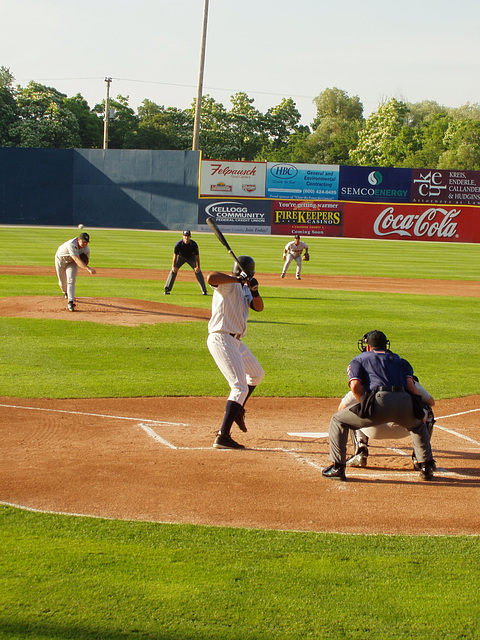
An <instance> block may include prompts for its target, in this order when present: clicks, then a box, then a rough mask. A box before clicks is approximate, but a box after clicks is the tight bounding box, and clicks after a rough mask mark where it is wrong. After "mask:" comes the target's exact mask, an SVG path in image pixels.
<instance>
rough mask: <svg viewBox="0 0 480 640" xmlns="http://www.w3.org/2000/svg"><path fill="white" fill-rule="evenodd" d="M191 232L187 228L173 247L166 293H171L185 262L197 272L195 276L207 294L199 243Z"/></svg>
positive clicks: (204, 293) (203, 293)
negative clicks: (201, 267) (201, 268)
mask: <svg viewBox="0 0 480 640" xmlns="http://www.w3.org/2000/svg"><path fill="white" fill-rule="evenodd" d="M191 236H192V234H191V232H190V231H189V230H188V229H186V230H185V231H184V232H183V234H182V239H181V240H179V241H178V242H177V244H176V245H175V247H174V249H173V260H172V269H171V271H170V273H169V274H168V278H167V281H166V282H165V290H164V292H163V293H164V294H165V295H166V296H167V295H169V293H170V291H171V290H172V289H173V285H174V283H175V278H176V277H177V273H178V270H179V269H180V267H183V265H184V264H185V263H187V264H188V265H190V266H191V267H192V269H193V270H194V272H195V277H196V278H197V282H198V284H199V285H200V289H201V290H202V295H204V296H206V295H207V288H206V286H205V280H204V278H203V273H202V272H201V270H200V251H199V249H198V244H197V243H196V242H195V241H194V240H192V237H191Z"/></svg>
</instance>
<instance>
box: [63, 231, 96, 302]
mask: <svg viewBox="0 0 480 640" xmlns="http://www.w3.org/2000/svg"><path fill="white" fill-rule="evenodd" d="M80 253H86V254H87V255H90V248H89V247H88V245H87V246H85V247H83V248H81V247H80V246H79V244H78V238H72V240H67V242H64V243H63V244H62V245H60V246H59V247H58V249H57V253H56V254H55V269H56V271H57V276H58V284H59V286H60V289H61V290H62V292H63V294H64V295H66V297H67V298H68V300H75V283H76V280H77V273H78V265H77V264H76V262H75V261H74V259H73V258H72V256H77V257H78V256H79V255H80Z"/></svg>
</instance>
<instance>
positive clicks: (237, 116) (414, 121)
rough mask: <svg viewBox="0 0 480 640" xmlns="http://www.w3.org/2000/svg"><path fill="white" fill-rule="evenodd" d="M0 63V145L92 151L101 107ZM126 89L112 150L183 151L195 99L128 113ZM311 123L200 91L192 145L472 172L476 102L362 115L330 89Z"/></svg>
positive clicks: (479, 123)
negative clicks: (196, 141)
mask: <svg viewBox="0 0 480 640" xmlns="http://www.w3.org/2000/svg"><path fill="white" fill-rule="evenodd" d="M14 82H15V78H14V76H13V74H12V73H11V71H10V69H9V68H7V67H3V66H2V67H0V146H1V147H35V148H56V149H66V148H78V149H101V148H102V146H103V128H104V122H103V118H104V107H105V103H104V101H102V102H101V103H99V104H96V105H95V106H94V107H93V108H90V106H89V105H88V103H87V101H86V100H85V99H84V98H83V97H82V95H81V94H79V93H77V95H75V96H74V97H67V96H66V95H65V94H63V93H61V92H60V91H57V90H56V89H55V88H53V87H47V86H45V85H42V84H39V83H37V82H33V81H31V82H29V83H28V85H27V86H26V87H21V86H18V85H17V86H15V84H14ZM128 101H129V98H128V96H122V95H118V96H117V97H116V98H115V99H111V100H110V102H109V106H110V108H111V109H113V111H114V117H113V118H112V119H111V120H109V142H108V146H109V148H111V149H171V150H185V149H191V147H192V139H193V125H194V114H195V102H194V103H193V104H192V106H191V107H190V108H188V109H179V108H177V107H165V106H163V105H158V104H155V103H154V102H152V101H151V100H148V99H145V100H143V102H142V104H141V105H140V106H139V107H138V110H137V113H135V111H134V109H132V108H131V107H130V106H129V104H128ZM314 104H315V106H316V115H315V118H314V120H313V122H312V123H311V125H310V126H306V125H302V124H300V120H301V114H300V113H299V111H298V110H297V108H296V105H295V102H294V101H293V100H292V98H283V99H282V100H281V102H280V103H279V104H277V105H275V106H273V107H271V108H269V109H268V110H267V111H266V112H265V113H262V112H260V111H259V110H258V109H256V108H255V106H254V99H253V98H250V97H249V96H248V95H247V94H246V93H244V92H238V93H236V94H235V95H233V96H231V98H230V105H229V108H228V109H227V108H226V107H225V106H224V105H223V104H222V103H220V102H217V101H216V100H215V99H214V98H212V97H211V96H209V95H205V96H204V97H203V99H202V110H201V113H202V116H201V127H200V148H201V149H202V154H203V157H204V158H216V159H222V160H255V161H270V162H297V163H307V164H344V165H357V166H379V167H406V168H427V169H456V170H469V169H470V170H480V105H479V104H477V103H473V104H470V103H467V104H465V105H463V106H460V107H458V108H447V107H444V106H442V105H439V104H438V103H437V102H434V101H429V100H425V101H423V102H417V103H409V102H403V101H401V100H397V99H396V98H390V99H388V100H387V99H385V100H384V101H383V102H382V103H381V104H380V105H379V106H378V108H377V110H376V111H374V112H373V113H372V114H371V115H370V116H368V117H367V118H365V117H364V110H363V104H362V103H361V101H360V98H359V97H358V96H349V95H348V94H347V93H346V92H345V91H344V90H342V89H338V88H336V87H334V88H331V89H325V90H324V91H322V93H320V94H319V95H318V96H317V97H316V98H314Z"/></svg>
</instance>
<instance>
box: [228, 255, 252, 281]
mask: <svg viewBox="0 0 480 640" xmlns="http://www.w3.org/2000/svg"><path fill="white" fill-rule="evenodd" d="M237 260H238V261H237ZM237 260H236V261H235V262H234V263H233V269H232V273H233V274H234V275H236V276H239V275H240V273H241V272H242V271H245V273H246V274H247V276H248V277H249V278H252V277H253V274H254V273H255V260H254V259H253V258H251V257H250V256H238V258H237Z"/></svg>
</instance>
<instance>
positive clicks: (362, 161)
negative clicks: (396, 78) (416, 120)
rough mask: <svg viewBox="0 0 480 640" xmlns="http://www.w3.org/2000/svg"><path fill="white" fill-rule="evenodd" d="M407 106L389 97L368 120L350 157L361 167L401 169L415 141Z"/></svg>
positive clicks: (352, 161)
mask: <svg viewBox="0 0 480 640" xmlns="http://www.w3.org/2000/svg"><path fill="white" fill-rule="evenodd" d="M408 114H409V109H408V106H407V104H406V103H404V102H401V101H399V100H396V99H395V98H390V100H388V102H385V103H384V104H382V105H381V106H380V107H379V108H378V110H377V111H376V112H374V113H372V114H371V115H370V116H369V117H368V118H367V120H365V122H364V124H363V127H362V129H361V131H360V133H359V136H358V145H357V147H356V148H355V149H353V150H352V151H351V152H350V154H349V158H350V161H351V163H353V164H358V165H360V166H379V167H395V166H396V167H398V166H401V165H402V163H403V161H404V160H405V158H406V157H407V155H409V154H410V153H411V151H412V144H413V143H414V142H415V140H414V136H412V130H411V129H410V130H409V127H408Z"/></svg>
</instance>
